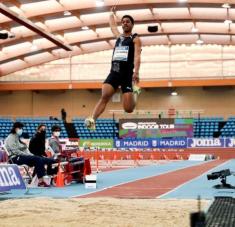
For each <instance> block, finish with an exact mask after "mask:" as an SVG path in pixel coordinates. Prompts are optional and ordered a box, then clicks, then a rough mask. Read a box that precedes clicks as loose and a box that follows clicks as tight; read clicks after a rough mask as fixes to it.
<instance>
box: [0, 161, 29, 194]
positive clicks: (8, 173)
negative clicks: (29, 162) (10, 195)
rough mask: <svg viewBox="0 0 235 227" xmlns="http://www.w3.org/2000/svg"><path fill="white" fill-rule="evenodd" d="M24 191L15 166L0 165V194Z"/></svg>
mask: <svg viewBox="0 0 235 227" xmlns="http://www.w3.org/2000/svg"><path fill="white" fill-rule="evenodd" d="M12 189H26V187H25V183H24V181H23V178H22V176H21V175H20V171H19V169H18V166H17V165H0V192H6V191H10V190H12Z"/></svg>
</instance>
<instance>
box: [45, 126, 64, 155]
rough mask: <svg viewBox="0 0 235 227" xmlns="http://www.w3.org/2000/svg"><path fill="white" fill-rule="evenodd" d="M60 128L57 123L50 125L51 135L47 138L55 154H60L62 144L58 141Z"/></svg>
mask: <svg viewBox="0 0 235 227" xmlns="http://www.w3.org/2000/svg"><path fill="white" fill-rule="evenodd" d="M60 131H61V128H60V126H58V125H53V126H52V127H51V132H52V136H51V138H49V140H48V145H49V146H50V147H51V149H52V150H53V151H54V153H55V154H60V153H61V152H62V146H61V144H60V141H59V137H60Z"/></svg>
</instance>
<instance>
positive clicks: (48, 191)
mask: <svg viewBox="0 0 235 227" xmlns="http://www.w3.org/2000/svg"><path fill="white" fill-rule="evenodd" d="M202 163H203V162H195V161H176V162H169V163H166V164H161V165H158V164H154V165H149V166H142V167H136V168H133V167H132V168H129V169H121V170H116V171H110V172H103V173H102V172H101V173H98V174H97V188H96V189H86V188H85V186H84V184H71V185H69V186H65V187H62V188H56V187H51V188H31V189H28V190H27V192H26V193H25V191H24V190H12V191H11V193H10V194H6V195H0V198H2V199H4V198H31V197H51V198H71V197H77V196H82V195H86V194H89V193H93V192H98V191H101V190H104V189H106V188H111V187H114V186H117V185H120V184H124V183H129V182H133V181H136V180H141V179H144V178H149V177H153V176H158V175H160V174H164V173H168V172H172V171H176V170H179V169H183V168H187V167H191V166H195V165H199V164H202Z"/></svg>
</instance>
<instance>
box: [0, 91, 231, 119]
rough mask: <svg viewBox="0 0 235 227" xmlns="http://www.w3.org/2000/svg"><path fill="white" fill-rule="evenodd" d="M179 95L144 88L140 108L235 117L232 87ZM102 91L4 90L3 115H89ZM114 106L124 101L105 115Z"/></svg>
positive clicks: (0, 100)
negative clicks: (194, 111)
mask: <svg viewBox="0 0 235 227" xmlns="http://www.w3.org/2000/svg"><path fill="white" fill-rule="evenodd" d="M176 90H177V92H178V94H179V95H178V96H170V89H169V88H151V89H149V88H148V89H144V90H143V92H142V94H141V95H140V97H139V101H138V105H137V108H136V109H137V110H138V109H139V110H159V109H166V110H167V109H169V108H175V109H176V111H177V110H178V109H180V110H184V109H186V110H203V111H204V112H203V114H201V116H202V117H203V116H221V117H225V118H226V117H228V116H235V108H234V97H235V89H233V88H231V87H217V88H209V87H208V88H201V87H192V88H191V87H187V88H177V89H176ZM100 94H101V91H100V90H43V91H9V92H8V91H0V105H1V108H0V116H12V117H18V116H57V117H59V116H60V109H61V108H65V110H66V111H67V114H68V118H69V119H71V118H72V117H74V116H77V117H85V116H87V115H88V114H90V113H91V112H92V109H93V108H94V106H95V104H96V102H97V101H98V99H99V97H100ZM110 109H119V110H120V109H122V104H121V103H120V102H117V103H113V102H112V101H111V102H110V103H109V104H108V106H107V109H106V111H105V112H104V114H103V115H102V117H112V115H111V114H110V113H109V112H108V110H110Z"/></svg>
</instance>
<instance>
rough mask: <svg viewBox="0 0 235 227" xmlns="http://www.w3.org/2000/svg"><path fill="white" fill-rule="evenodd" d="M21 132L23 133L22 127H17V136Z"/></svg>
mask: <svg viewBox="0 0 235 227" xmlns="http://www.w3.org/2000/svg"><path fill="white" fill-rule="evenodd" d="M22 133H23V129H22V128H19V129H17V130H16V134H17V135H18V136H21V135H22Z"/></svg>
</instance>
